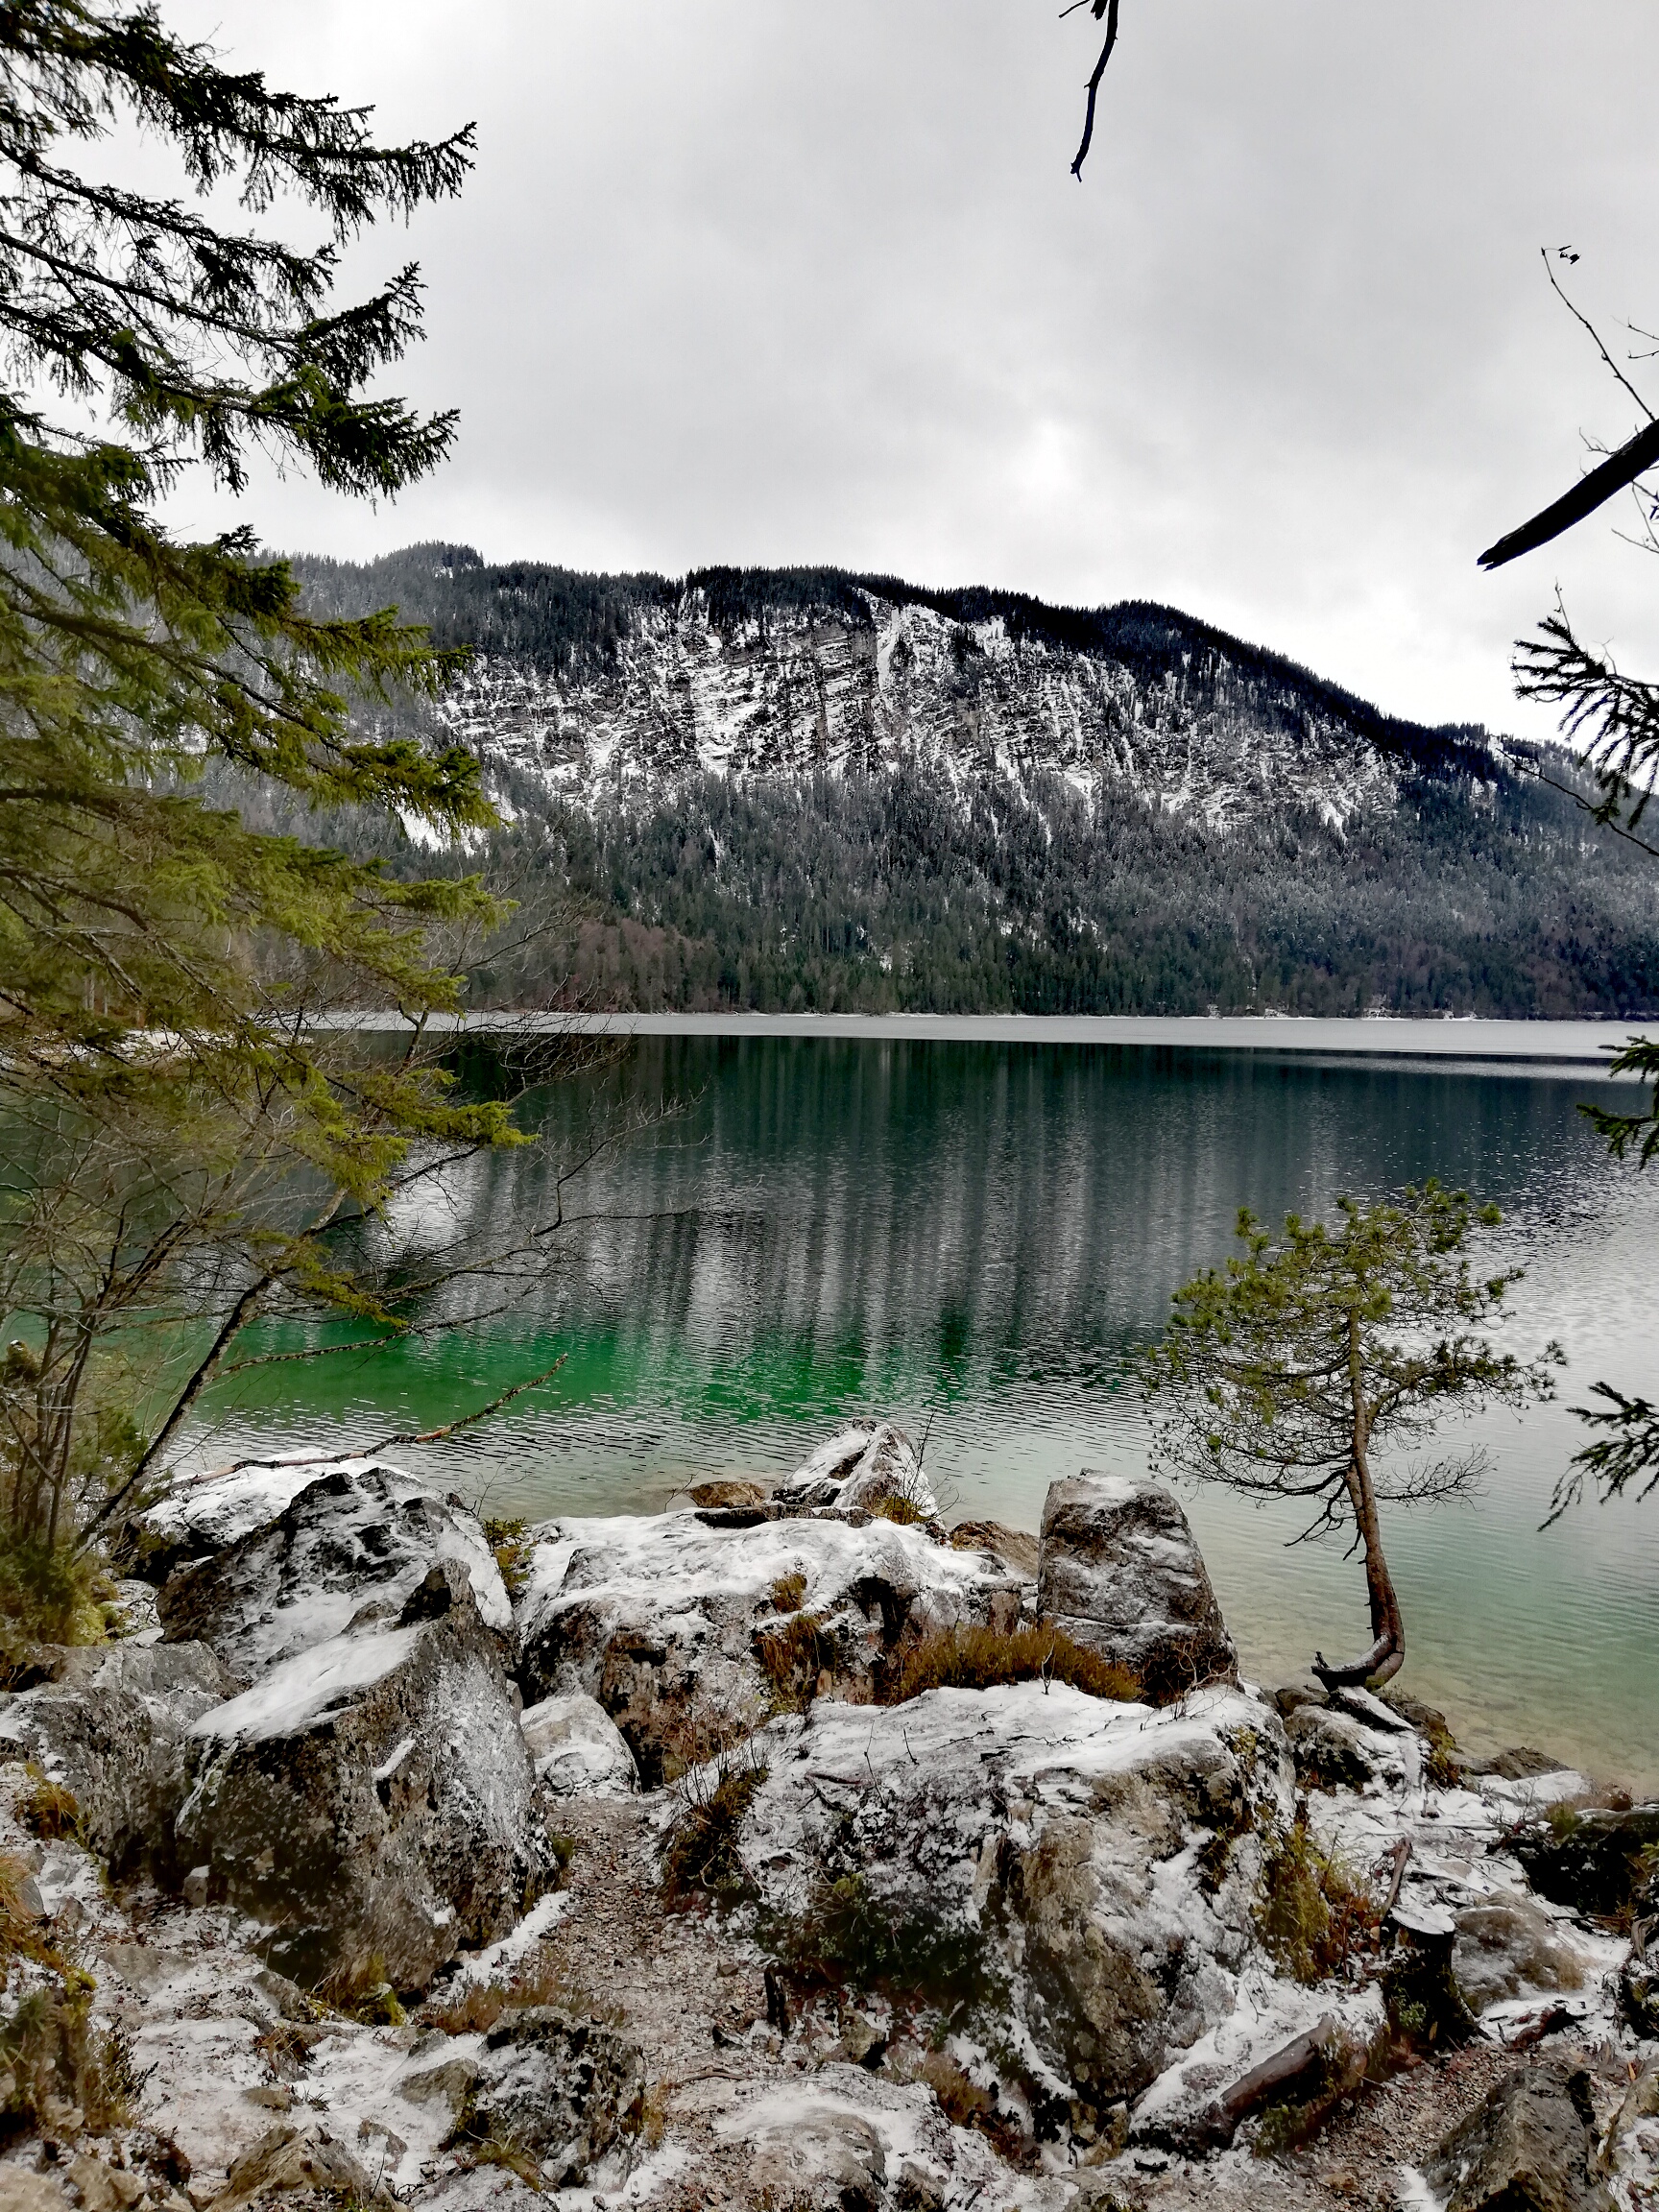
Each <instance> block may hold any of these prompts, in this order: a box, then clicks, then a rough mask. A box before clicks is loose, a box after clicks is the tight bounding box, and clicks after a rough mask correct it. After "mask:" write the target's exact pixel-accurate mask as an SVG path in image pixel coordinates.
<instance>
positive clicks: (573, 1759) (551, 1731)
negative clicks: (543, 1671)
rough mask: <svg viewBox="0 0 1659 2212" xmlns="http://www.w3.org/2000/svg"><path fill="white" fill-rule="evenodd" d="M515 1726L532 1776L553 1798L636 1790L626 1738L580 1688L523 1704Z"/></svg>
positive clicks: (600, 1707) (635, 1777) (601, 1706)
mask: <svg viewBox="0 0 1659 2212" xmlns="http://www.w3.org/2000/svg"><path fill="white" fill-rule="evenodd" d="M519 1726H520V1728H521V1729H522V1731H523V1736H524V1745H525V1748H526V1750H528V1752H529V1754H530V1758H531V1761H532V1763H533V1764H534V1766H535V1768H536V1779H537V1781H538V1782H540V1783H541V1784H542V1785H543V1787H544V1788H546V1789H547V1790H548V1791H550V1792H551V1793H552V1794H553V1795H554V1796H555V1797H595V1796H614V1795H617V1794H622V1795H626V1794H628V1793H629V1792H630V1791H635V1790H637V1789H638V1787H639V1770H638V1768H637V1767H636V1766H635V1764H634V1754H633V1752H632V1751H630V1750H629V1748H628V1744H627V1742H626V1740H625V1739H624V1737H623V1735H622V1733H621V1731H620V1729H619V1728H618V1727H617V1725H616V1723H615V1721H614V1720H613V1719H612V1718H611V1716H610V1714H609V1713H607V1712H606V1710H605V1708H604V1706H603V1705H601V1704H600V1703H599V1701H598V1699H597V1698H595V1697H589V1695H588V1694H587V1692H586V1691H585V1690H578V1689H570V1690H566V1691H565V1693H564V1694H563V1695H560V1696H555V1697H544V1698H543V1699H542V1701H541V1704H540V1705H527V1706H526V1707H525V1709H524V1711H523V1713H522V1714H521V1715H520V1716H519Z"/></svg>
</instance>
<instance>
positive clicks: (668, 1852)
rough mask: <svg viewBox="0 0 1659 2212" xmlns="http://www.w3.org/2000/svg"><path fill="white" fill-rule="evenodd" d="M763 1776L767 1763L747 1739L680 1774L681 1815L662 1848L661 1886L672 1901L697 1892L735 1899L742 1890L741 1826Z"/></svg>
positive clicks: (744, 1887)
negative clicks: (739, 1843) (739, 1840)
mask: <svg viewBox="0 0 1659 2212" xmlns="http://www.w3.org/2000/svg"><path fill="white" fill-rule="evenodd" d="M765 1779H766V1767H765V1764H764V1762H763V1761H762V1760H761V1759H760V1757H759V1755H758V1753H757V1752H756V1751H755V1749H754V1748H753V1746H752V1745H751V1744H748V1743H743V1744H740V1745H738V1746H736V1747H734V1748H733V1749H732V1750H729V1751H723V1752H721V1753H720V1754H719V1756H718V1757H716V1758H714V1759H712V1760H710V1761H709V1763H708V1764H707V1765H705V1766H702V1767H692V1768H691V1769H690V1770H689V1771H688V1772H687V1773H686V1774H685V1775H684V1776H683V1777H682V1779H681V1781H680V1782H679V1784H678V1785H677V1786H676V1787H677V1790H678V1793H679V1798H680V1811H679V1816H678V1818H677V1819H676V1820H675V1822H674V1825H673V1827H672V1828H671V1829H670V1831H669V1834H668V1841H667V1844H666V1846H665V1847H664V1850H663V1853H662V1887H663V1890H664V1892H665V1893H666V1895H667V1897H668V1899H669V1901H670V1902H671V1903H681V1902H684V1901H685V1900H687V1899H689V1898H693V1897H698V1896H703V1897H713V1898H715V1899H717V1900H719V1901H720V1902H722V1903H734V1902H735V1901H736V1900H737V1899H738V1898H739V1897H741V1896H742V1895H743V1893H744V1891H745V1889H746V1887H747V1884H746V1881H745V1878H744V1874H743V1863H742V1861H741V1860H740V1859H739V1858H738V1856H737V1831H738V1830H739V1829H740V1828H741V1827H742V1825H743V1816H744V1815H745V1814H746V1813H747V1812H748V1810H749V1808H750V1806H751V1805H752V1804H753V1803H754V1801H755V1792H756V1791H757V1790H758V1789H759V1787H760V1785H761V1783H762V1782H764V1781H765Z"/></svg>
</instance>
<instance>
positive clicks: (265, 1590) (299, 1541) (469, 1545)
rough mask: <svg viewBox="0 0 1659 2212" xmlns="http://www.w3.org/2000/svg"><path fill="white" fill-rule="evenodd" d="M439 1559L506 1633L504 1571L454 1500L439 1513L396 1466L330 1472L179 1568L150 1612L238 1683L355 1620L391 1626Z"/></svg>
mask: <svg viewBox="0 0 1659 2212" xmlns="http://www.w3.org/2000/svg"><path fill="white" fill-rule="evenodd" d="M201 1503H203V1504H204V1505H205V1504H209V1503H211V1499H210V1496H209V1497H208V1498H206V1499H204V1500H202V1501H201ZM440 1561H446V1562H450V1563H452V1564H453V1565H455V1566H457V1567H460V1568H462V1569H463V1570H464V1571H465V1572H466V1574H467V1576H468V1578H469V1581H470V1583H471V1585H472V1595H473V1599H474V1601H475V1603H476V1605H477V1609H478V1613H479V1617H480V1619H481V1620H482V1621H483V1623H484V1624H485V1626H486V1627H488V1628H491V1629H493V1630H494V1631H495V1632H496V1633H497V1634H498V1635H501V1636H507V1635H510V1634H511V1631H512V1626H513V1614H512V1607H511V1605H510V1604H509V1602H508V1598H507V1592H506V1590H505V1588H504V1587H503V1585H502V1581H501V1571H500V1569H499V1568H498V1567H497V1565H496V1564H495V1558H494V1554H493V1552H492V1551H491V1550H490V1547H489V1545H488V1543H487V1542H486V1541H485V1537H484V1531H483V1529H482V1528H481V1527H479V1525H478V1522H477V1520H476V1519H475V1517H474V1516H473V1515H472V1514H471V1513H470V1512H469V1510H468V1509H467V1507H466V1506H464V1505H463V1504H462V1503H460V1501H459V1500H451V1501H449V1502H448V1503H445V1502H443V1501H442V1500H440V1499H438V1498H435V1497H434V1496H433V1495H432V1493H431V1491H430V1490H428V1489H426V1488H424V1487H423V1486H422V1485H421V1483H419V1482H417V1481H415V1480H414V1479H412V1478H411V1477H410V1476H407V1475H404V1474H401V1473H399V1472H398V1471H397V1469H396V1468H391V1467H376V1466H371V1467H365V1468H362V1469H360V1470H352V1469H349V1468H336V1469H332V1470H330V1471H329V1472H328V1473H326V1474H323V1475H319V1476H314V1478H313V1479H312V1480H310V1481H309V1482H307V1483H306V1484H305V1486H304V1487H303V1488H302V1489H301V1490H300V1491H298V1492H297V1493H296V1494H295V1495H294V1496H293V1497H292V1498H290V1499H289V1500H288V1501H287V1502H286V1503H285V1504H283V1505H282V1507H281V1508H280V1510H279V1511H277V1512H276V1515H275V1516H274V1517H273V1518H271V1519H269V1520H267V1521H265V1522H263V1523H261V1524H260V1525H258V1526H256V1527H252V1528H249V1529H246V1530H244V1531H243V1532H242V1533H241V1534H240V1535H238V1536H236V1537H235V1538H234V1539H233V1540H231V1541H229V1542H228V1543H226V1544H225V1545H224V1546H223V1547H222V1548H221V1549H220V1550H218V1551H214V1552H213V1553H212V1554H211V1555H210V1556H209V1557H207V1558H204V1559H200V1560H197V1561H195V1562H193V1563H191V1564H188V1565H185V1566H182V1567H180V1568H178V1569H177V1570H176V1571H175V1572H174V1573H173V1574H172V1575H170V1576H169V1577H168V1579H167V1581H166V1582H165V1584H164V1585H163V1586H162V1589H161V1591H160V1594H159V1596H158V1598H157V1600H156V1603H157V1607H158V1609H159V1612H160V1617H161V1622H162V1628H163V1634H164V1636H165V1639H166V1641H167V1642H168V1643H178V1642H180V1641H183V1640H185V1639H190V1640H194V1641H199V1642H201V1643H204V1644H206V1645H209V1646H210V1647H212V1648H213V1649H214V1650H215V1651H216V1652H218V1654H219V1656H220V1657H221V1658H222V1659H223V1660H224V1661H225V1663H226V1665H227V1666H228V1667H229V1668H230V1669H231V1671H232V1672H233V1673H235V1674H236V1676H237V1677H238V1679H239V1680H240V1681H241V1682H242V1683H243V1684H244V1685H247V1684H249V1683H252V1682H253V1681H256V1680H257V1679H258V1677H259V1676H260V1675H261V1674H262V1673H264V1671H265V1670H266V1669H267V1668H269V1667H276V1666H279V1665H280V1664H281V1663H282V1662H283V1661H284V1660H288V1659H292V1658H294V1657H295V1656H296V1654H298V1653H300V1652H302V1651H305V1650H308V1649H310V1648H311V1647H313V1646H314V1645H318V1644H324V1643H326V1642H327V1641H328V1640H329V1639H330V1638H331V1637H334V1636H338V1635H340V1634H341V1633H342V1632H343V1631H344V1630H345V1629H346V1628H348V1627H349V1625H350V1624H351V1623H352V1622H353V1621H361V1622H366V1621H368V1620H369V1619H371V1618H379V1619H382V1620H394V1619H396V1618H397V1614H398V1612H399V1611H400V1610H401V1608H402V1606H403V1604H404V1601H405V1600H406V1599H407V1598H408V1597H409V1594H410V1592H411V1591H412V1590H414V1589H415V1588H416V1586H417V1585H418V1584H419V1583H420V1582H421V1581H422V1580H423V1579H424V1577H425V1575H426V1574H427V1572H428V1571H429V1570H430V1569H431V1568H432V1567H433V1566H434V1565H435V1564H436V1563H438V1562H440Z"/></svg>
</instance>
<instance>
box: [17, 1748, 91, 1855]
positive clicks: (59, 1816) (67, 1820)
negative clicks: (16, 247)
mask: <svg viewBox="0 0 1659 2212" xmlns="http://www.w3.org/2000/svg"><path fill="white" fill-rule="evenodd" d="M24 1772H25V1773H26V1774H27V1776H28V1782H27V1785H26V1787H25V1788H24V1789H23V1791H21V1793H20V1794H19V1796H18V1799H17V1817H18V1819H19V1820H21V1821H22V1823H23V1825H24V1827H25V1828H27V1829H28V1831H29V1833H30V1834H31V1835H32V1836H38V1837H39V1839H40V1840H41V1842H42V1843H60V1842H64V1841H66V1840H67V1841H70V1842H79V1841H80V1840H81V1801H80V1799H79V1798H78V1797H77V1796H76V1794H75V1792H74V1791H73V1790H70V1789H68V1788H66V1787H65V1786H64V1784H63V1783H61V1782H54V1781H53V1780H52V1778H51V1776H50V1775H49V1774H46V1773H43V1772H42V1771H41V1769H40V1768H39V1767H36V1765H35V1763H34V1761H33V1760H31V1761H30V1763H29V1765H28V1766H27V1767H25V1768H24Z"/></svg>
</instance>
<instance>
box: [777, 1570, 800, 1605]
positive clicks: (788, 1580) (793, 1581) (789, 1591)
mask: <svg viewBox="0 0 1659 2212" xmlns="http://www.w3.org/2000/svg"><path fill="white" fill-rule="evenodd" d="M805 1598H806V1577H805V1575H802V1574H800V1573H796V1574H794V1575H779V1577H778V1579H777V1581H776V1582H774V1583H773V1585H772V1603H773V1605H774V1606H775V1607H776V1608H777V1610H778V1611H779V1612H780V1613H799V1612H800V1610H801V1607H802V1605H803V1604H804V1603H805Z"/></svg>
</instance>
